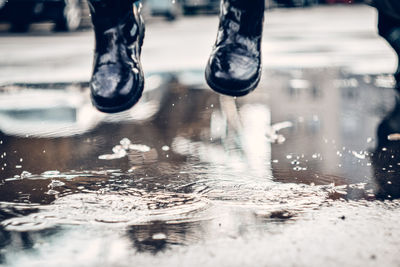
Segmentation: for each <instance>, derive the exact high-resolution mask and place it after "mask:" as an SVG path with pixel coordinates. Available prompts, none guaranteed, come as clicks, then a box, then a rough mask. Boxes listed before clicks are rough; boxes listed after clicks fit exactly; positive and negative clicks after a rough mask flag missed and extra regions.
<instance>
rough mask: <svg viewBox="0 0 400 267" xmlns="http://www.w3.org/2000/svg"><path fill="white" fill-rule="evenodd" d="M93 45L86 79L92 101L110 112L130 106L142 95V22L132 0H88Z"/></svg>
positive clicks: (100, 108) (104, 110)
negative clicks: (88, 73) (94, 44)
mask: <svg viewBox="0 0 400 267" xmlns="http://www.w3.org/2000/svg"><path fill="white" fill-rule="evenodd" d="M88 3H89V7H90V11H91V16H92V22H93V26H94V32H95V39H96V46H95V54H94V62H93V75H92V78H91V81H90V89H91V98H92V103H93V105H94V106H95V107H96V108H97V109H98V110H100V111H103V112H107V113H114V112H120V111H124V110H127V109H129V108H131V107H132V106H133V105H134V104H136V102H137V101H138V100H139V98H140V97H141V95H142V92H143V87H144V77H143V71H142V67H141V64H140V53H141V46H142V43H143V38H144V23H143V20H142V17H141V16H140V14H139V12H138V8H137V6H136V5H134V4H133V1H132V0H89V1H88Z"/></svg>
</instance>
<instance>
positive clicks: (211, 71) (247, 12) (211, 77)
mask: <svg viewBox="0 0 400 267" xmlns="http://www.w3.org/2000/svg"><path fill="white" fill-rule="evenodd" d="M264 8H265V2H264V0H252V1H248V0H223V1H222V4H221V14H220V24H219V31H218V36H217V41H216V43H215V45H214V49H213V51H212V53H211V56H210V59H209V61H208V64H207V67H206V80H207V82H208V84H209V85H210V87H211V88H212V89H214V90H215V91H217V92H220V93H223V94H227V95H231V96H241V95H245V94H247V93H249V92H251V91H252V90H253V89H254V88H255V87H256V86H257V84H258V82H259V80H260V75H261V38H262V30H263V21H264Z"/></svg>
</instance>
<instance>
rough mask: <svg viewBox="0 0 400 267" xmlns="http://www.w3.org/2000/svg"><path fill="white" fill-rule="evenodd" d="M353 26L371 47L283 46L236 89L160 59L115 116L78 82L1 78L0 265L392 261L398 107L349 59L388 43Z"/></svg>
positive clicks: (375, 75) (378, 80) (382, 83)
mask: <svg viewBox="0 0 400 267" xmlns="http://www.w3.org/2000/svg"><path fill="white" fill-rule="evenodd" d="M360 10H361V11H366V14H370V13H368V12H370V9H366V8H361V9H360ZM339 11H342V10H341V9H339ZM305 12H307V11H305ZM317 14H319V13H317ZM361 14H364V13H362V12H361ZM367 17H368V16H367ZM317 18H318V17H317ZM369 21H370V20H368V22H369ZM325 34H326V33H325ZM288 35H290V34H288ZM326 35H328V34H326ZM337 35H338V36H341V37H343V36H344V37H343V38H344V39H345V40H348V39H346V38H350V37H348V35H346V34H344V35H340V34H337ZM315 36H321V35H318V34H315ZM361 36H365V38H364V39H362V42H364V44H365V42H367V43H368V44H372V43H374V42H376V43H377V46H373V45H372V47H374V48H376V47H378V48H379V47H384V49H376V50H374V49H369V48H368V49H366V48H365V47H371V46H364V47H363V49H364V50H361V52H359V53H360V55H359V56H357V55H355V56H354V58H356V59H355V60H342V61H340V60H339V61H336V60H335V59H338V58H341V57H340V56H338V53H336V52H335V50H332V51H330V52H328V51H326V50H324V49H321V50H320V51H319V52H317V54H318V55H315V54H314V52H315V51H314V50H307V49H306V50H307V51H308V52H307V51H306V50H301V51H298V53H293V58H297V59H298V60H296V61H295V63H294V64H293V65H291V66H284V65H285V64H287V63H285V60H283V59H284V58H289V56H288V54H290V53H288V52H287V51H286V52H282V54H281V58H282V61H279V60H278V59H279V55H276V56H275V57H272V61H273V60H274V59H275V60H276V64H277V65H273V64H274V63H272V65H268V64H269V63H267V67H266V68H265V70H264V73H263V74H264V75H263V79H262V82H261V84H260V86H259V88H257V90H256V91H255V92H254V93H252V94H251V95H249V96H246V97H243V98H237V99H235V98H230V97H224V96H220V95H218V94H216V93H214V92H212V91H211V90H210V89H208V88H207V86H206V85H205V84H204V81H203V70H202V68H200V67H197V68H192V69H187V68H185V67H183V66H181V65H179V64H178V65H179V66H181V67H182V69H181V70H176V71H162V69H164V68H165V67H166V66H161V67H160V68H159V70H158V71H156V70H153V71H149V72H147V77H146V81H147V83H146V90H145V94H144V96H143V98H142V100H141V101H140V102H139V103H138V104H137V105H136V106H135V107H134V108H133V109H132V110H130V111H127V112H125V113H120V114H115V115H105V114H102V113H99V112H97V111H95V110H94V108H93V107H92V106H91V104H90V102H89V96H88V85H87V83H85V82H65V83H57V82H42V83H40V82H36V83H27V82H19V81H18V79H17V78H15V79H14V81H15V82H12V83H7V84H6V83H5V82H4V83H5V85H3V86H2V87H1V88H0V90H1V92H0V154H1V156H0V168H1V169H0V221H1V222H0V265H1V264H3V265H5V266H43V265H44V266H71V265H77V266H131V265H144V266H154V265H155V264H159V265H160V264H161V265H163V266H189V265H190V266H255V265H256V266H321V265H326V266H338V265H344V266H398V265H399V264H400V261H399V258H398V253H399V252H400V251H399V250H400V241H399V239H398V235H399V233H400V226H399V224H398V221H399V219H400V202H399V200H398V198H399V197H400V184H399V181H398V174H399V172H400V146H399V144H398V140H400V137H399V134H398V133H397V132H396V131H393V129H399V132H400V127H397V128H396V125H398V123H397V122H398V121H399V120H398V119H397V118H398V117H399V114H400V111H399V107H397V108H396V94H395V91H394V90H393V86H394V81H393V77H392V76H391V75H389V74H388V72H386V70H387V69H388V68H390V66H389V67H388V66H386V65H380V64H379V62H383V60H381V57H379V59H380V60H377V63H376V64H374V66H373V67H371V69H373V71H370V72H369V73H367V72H366V71H365V69H368V68H365V65H364V64H361V63H362V62H365V60H366V59H365V58H366V57H365V56H366V55H371V54H373V55H388V57H389V56H390V55H391V54H390V51H388V50H385V49H387V47H385V46H384V44H383V43H380V42H381V40H380V39H378V38H377V36H374V35H373V33H371V32H368V34H366V35H361ZM343 38H342V39H340V38H339V41H340V40H343ZM351 38H353V37H351ZM354 38H355V37H354ZM322 39H323V38H321V39H319V41H320V42H322ZM302 41H303V45H304V47H306V46H307V44H306V42H304V39H302ZM339 41H338V42H339ZM300 43H301V41H300ZM350 43H352V44H353V42H350ZM153 44H154V43H153ZM149 46H150V47H151V44H150V45H149ZM321 46H323V45H321ZM298 47H299V46H297V48H298ZM311 47H312V46H310V49H311ZM349 47H351V45H350V46H349ZM293 49H295V48H293ZM310 51H311V52H310ZM312 51H314V52H312ZM371 51H374V52H371ZM310 53H311V54H314V57H313V56H312V55H311V56H310ZM267 55H268V53H267ZM323 55H325V56H326V57H325V59H328V58H330V59H331V60H332V61H329V62H330V64H328V63H327V61H320V60H319V59H320V58H321V56H323ZM329 55H330V56H331V57H329ZM304 58H308V59H309V61H307V62H306V61H302V60H303V59H304ZM313 58H314V60H313ZM344 58H345V57H343V59H344ZM377 58H378V56H377ZM383 58H384V57H383ZM389 59H390V61H389V63H388V64H389V65H390V64H391V63H392V62H393V58H390V57H389ZM151 60H155V59H150V58H149V59H148V62H150V61H151ZM194 61H196V60H194ZM316 61H317V62H319V63H318V64H317V63H316ZM333 61H335V62H336V63H337V64H333V63H332V62H333ZM304 62H306V63H304ZM338 62H339V63H338ZM360 62H361V63H360ZM278 63H279V64H282V65H280V66H278ZM148 64H149V63H148ZM190 64H192V63H190ZM193 64H194V65H196V64H197V63H193ZM297 64H299V66H295V65H297ZM161 65H162V63H161ZM196 66H197V65H196ZM360 66H362V67H364V69H363V68H360ZM186 67H188V66H186ZM184 69H186V70H184ZM362 69H363V70H364V71H362ZM371 69H370V70H371ZM78 77H79V76H78ZM36 78H37V77H36ZM28 80H29V75H28ZM44 80H46V77H45V78H44ZM3 81H4V79H3Z"/></svg>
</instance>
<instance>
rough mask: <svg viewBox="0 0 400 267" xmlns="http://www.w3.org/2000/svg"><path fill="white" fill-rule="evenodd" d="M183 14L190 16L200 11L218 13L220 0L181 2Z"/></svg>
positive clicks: (183, 0)
mask: <svg viewBox="0 0 400 267" xmlns="http://www.w3.org/2000/svg"><path fill="white" fill-rule="evenodd" d="M181 4H182V8H183V13H184V14H187V15H190V14H195V13H197V12H199V11H203V12H207V13H218V12H219V5H220V0H181Z"/></svg>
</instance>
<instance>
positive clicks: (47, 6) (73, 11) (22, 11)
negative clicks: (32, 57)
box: [0, 0, 89, 32]
mask: <svg viewBox="0 0 400 267" xmlns="http://www.w3.org/2000/svg"><path fill="white" fill-rule="evenodd" d="M2 1H4V0H0V7H1V6H2V3H1V2H2ZM88 14H89V11H88V7H87V4H86V1H85V0H8V1H5V3H3V7H1V9H0V21H3V22H9V23H10V24H11V30H12V31H16V32H25V31H27V30H28V29H29V25H30V24H31V23H34V22H43V21H52V22H54V23H55V28H54V29H55V30H58V31H75V30H77V29H78V28H79V27H80V26H81V25H82V23H83V18H84V17H88Z"/></svg>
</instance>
